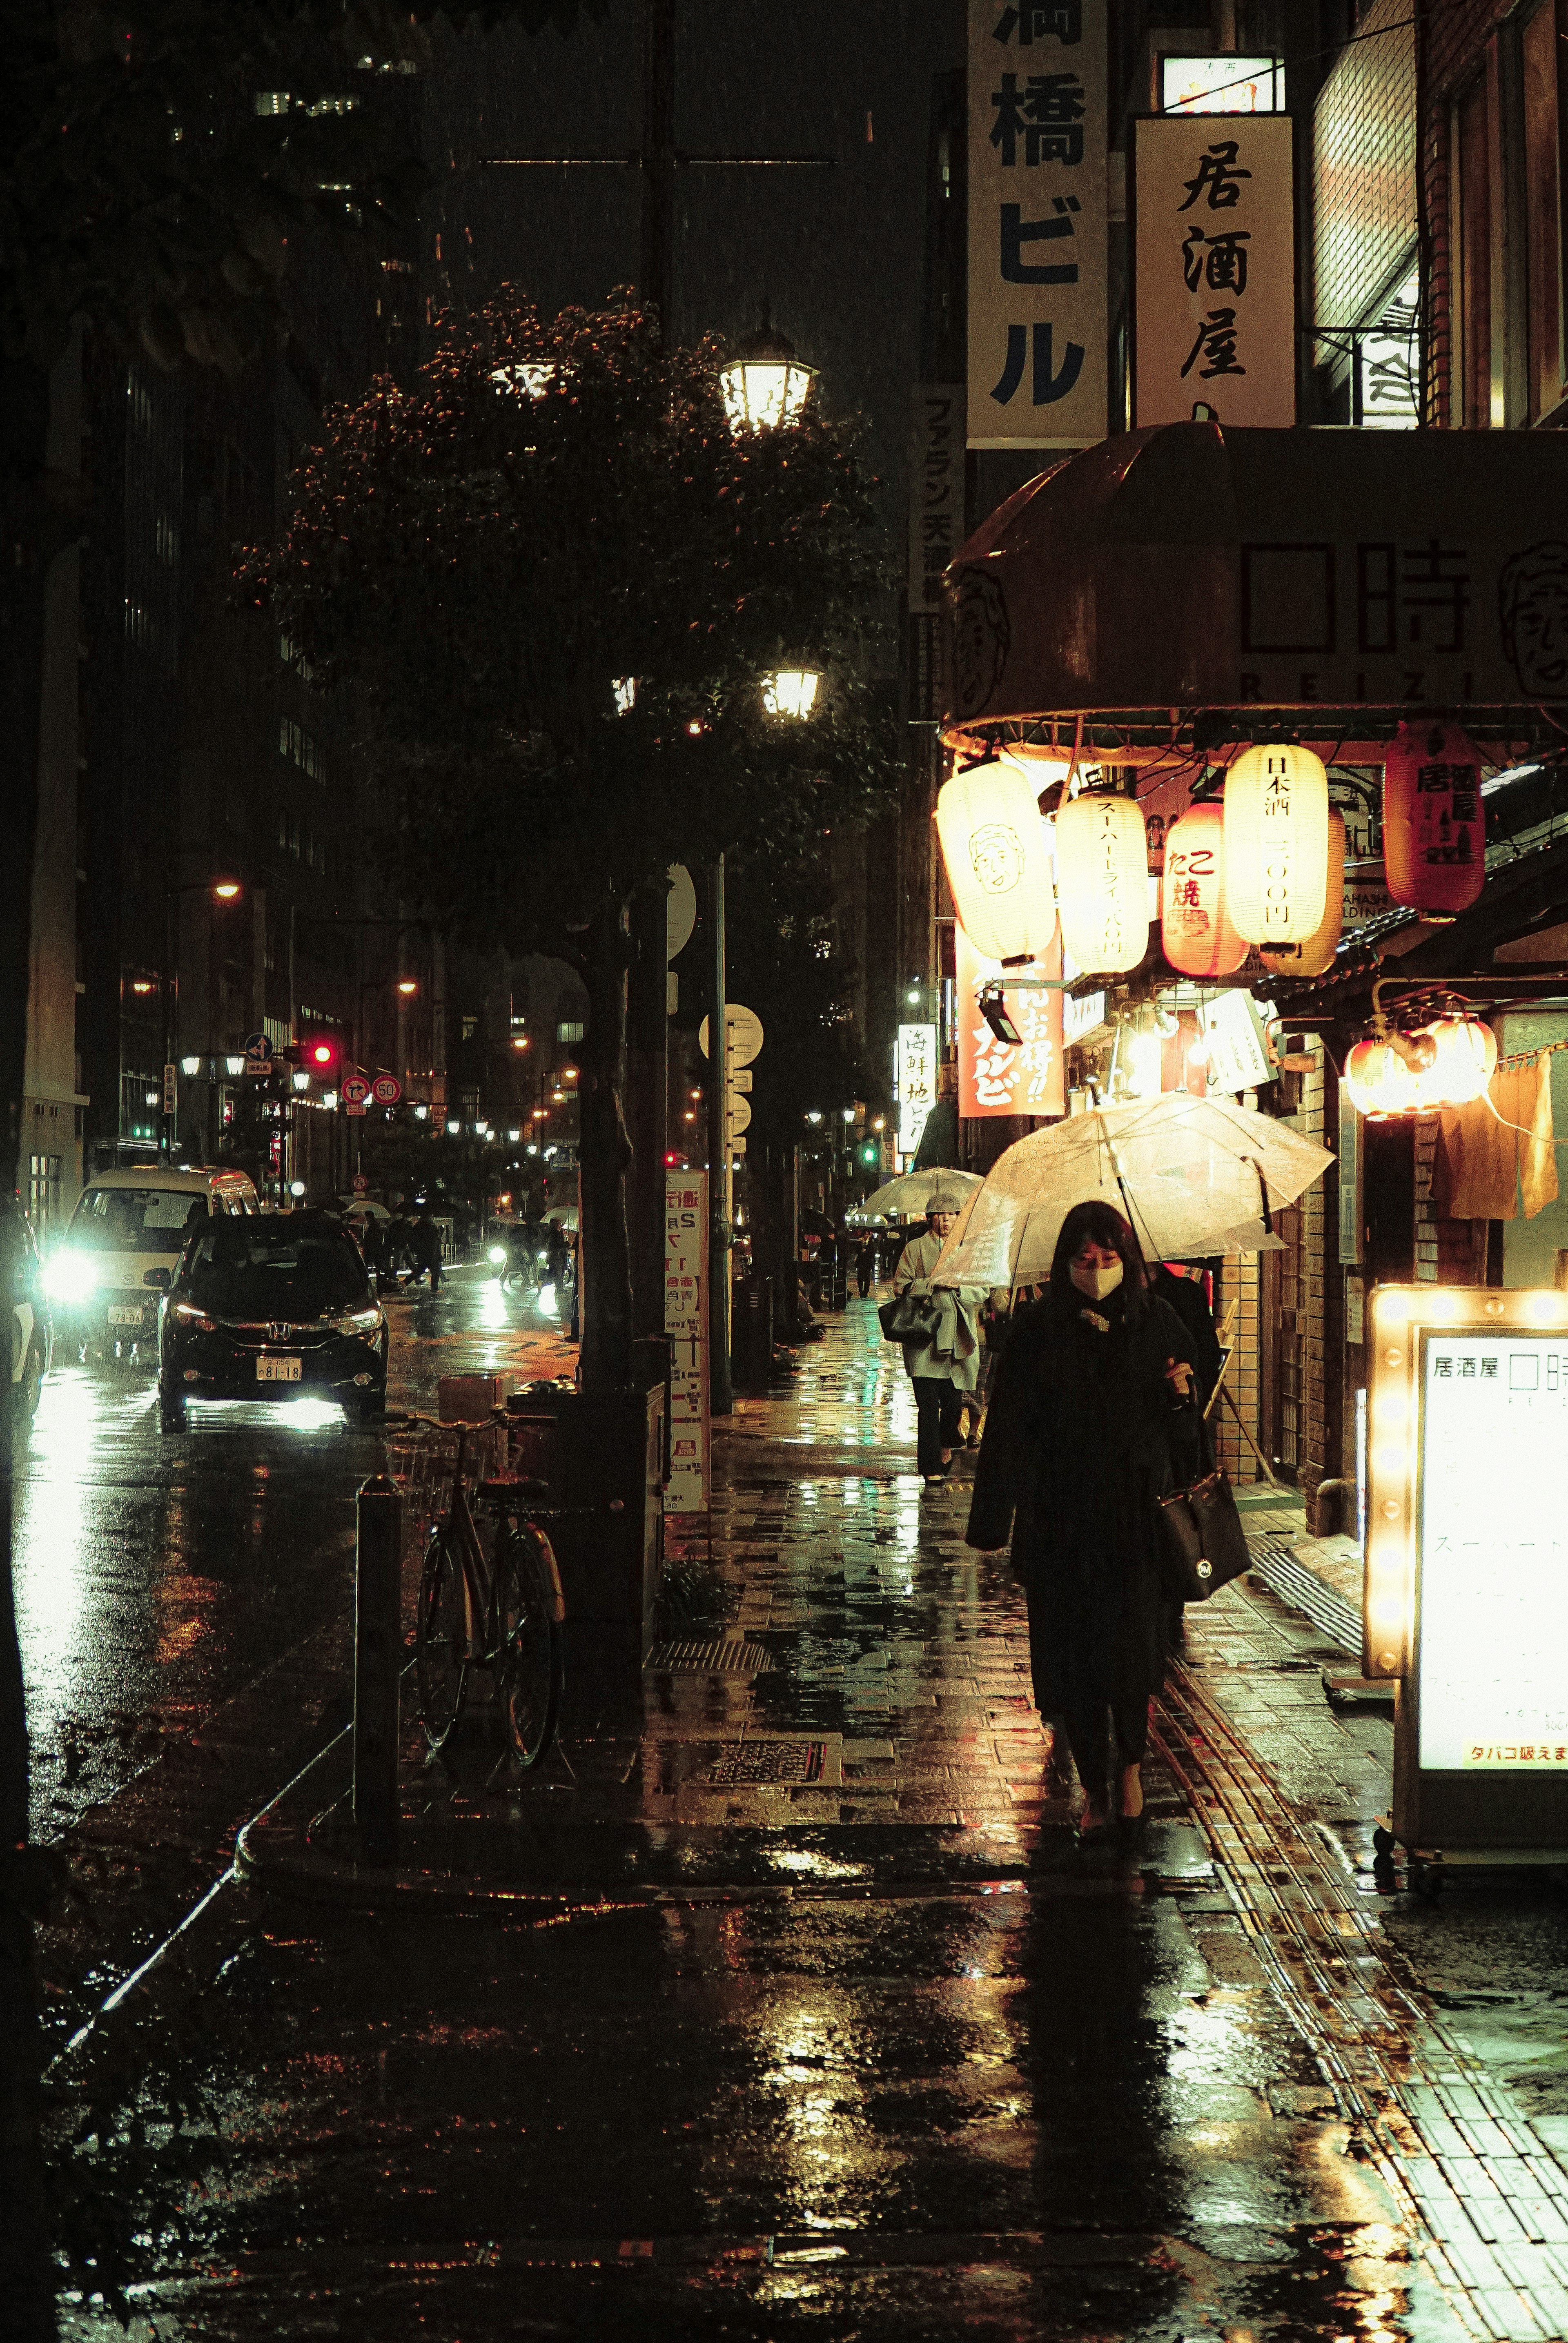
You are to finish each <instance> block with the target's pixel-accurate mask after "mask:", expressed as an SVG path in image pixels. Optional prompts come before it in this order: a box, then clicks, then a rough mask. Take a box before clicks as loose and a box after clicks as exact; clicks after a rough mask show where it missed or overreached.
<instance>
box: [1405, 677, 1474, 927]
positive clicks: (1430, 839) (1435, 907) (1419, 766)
mask: <svg viewBox="0 0 1568 2343" xmlns="http://www.w3.org/2000/svg"><path fill="white" fill-rule="evenodd" d="M1382 821H1383V860H1384V862H1385V864H1386V865H1387V870H1388V890H1389V893H1390V894H1391V895H1392V897H1393V900H1394V901H1395V902H1396V903H1408V904H1409V905H1410V907H1411V909H1412V910H1416V911H1435V912H1437V913H1438V914H1439V915H1440V916H1441V915H1444V914H1446V915H1449V916H1452V914H1453V913H1454V912H1456V911H1463V910H1468V909H1469V908H1470V906H1471V904H1472V903H1473V902H1474V900H1475V899H1476V897H1477V896H1478V895H1479V894H1480V892H1481V890H1482V887H1483V884H1484V883H1485V880H1486V820H1485V816H1484V813H1483V809H1482V802H1481V759H1480V757H1479V756H1478V755H1477V753H1476V751H1475V749H1473V747H1472V745H1471V743H1470V741H1469V740H1468V739H1466V737H1465V735H1464V734H1463V733H1462V731H1461V730H1460V729H1459V726H1458V725H1457V724H1402V725H1401V726H1400V728H1399V730H1398V731H1397V732H1396V733H1395V734H1394V737H1393V739H1392V740H1391V741H1390V742H1389V748H1388V759H1387V762H1386V763H1385V765H1384V767H1383V786H1382Z"/></svg>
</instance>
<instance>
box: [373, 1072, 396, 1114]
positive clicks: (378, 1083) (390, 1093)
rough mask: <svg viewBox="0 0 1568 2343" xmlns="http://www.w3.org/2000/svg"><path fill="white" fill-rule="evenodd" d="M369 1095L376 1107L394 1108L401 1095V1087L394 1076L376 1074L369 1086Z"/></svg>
mask: <svg viewBox="0 0 1568 2343" xmlns="http://www.w3.org/2000/svg"><path fill="white" fill-rule="evenodd" d="M370 1095H371V1097H372V1098H373V1099H374V1100H375V1101H376V1103H377V1106H396V1105H397V1101H398V1100H399V1099H400V1098H401V1097H402V1095H403V1085H402V1083H401V1082H400V1081H398V1079H397V1075H396V1074H377V1077H376V1080H375V1081H373V1082H372V1083H371V1085H370Z"/></svg>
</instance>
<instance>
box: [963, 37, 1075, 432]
mask: <svg viewBox="0 0 1568 2343" xmlns="http://www.w3.org/2000/svg"><path fill="white" fill-rule="evenodd" d="M1105 25H1106V0H970V35H969V90H970V100H969V201H970V236H969V350H970V380H969V444H970V447H1090V446H1091V445H1092V444H1093V442H1094V441H1095V440H1097V439H1102V438H1103V437H1105V429H1106V408H1107V392H1106V185H1105V183H1106V156H1107V150H1108V146H1109V140H1108V137H1107V126H1106V70H1105Z"/></svg>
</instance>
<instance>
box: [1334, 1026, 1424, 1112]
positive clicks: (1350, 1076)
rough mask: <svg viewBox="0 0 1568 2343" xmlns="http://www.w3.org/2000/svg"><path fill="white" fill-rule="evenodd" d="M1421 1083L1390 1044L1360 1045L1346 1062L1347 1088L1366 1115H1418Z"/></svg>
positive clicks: (1415, 1073) (1415, 1072)
mask: <svg viewBox="0 0 1568 2343" xmlns="http://www.w3.org/2000/svg"><path fill="white" fill-rule="evenodd" d="M1421 1081H1422V1076H1421V1075H1420V1074H1419V1073H1418V1072H1417V1071H1416V1070H1415V1069H1414V1067H1412V1066H1410V1065H1407V1064H1406V1062H1405V1061H1404V1059H1403V1058H1402V1057H1401V1056H1400V1054H1399V1051H1397V1050H1396V1049H1395V1048H1394V1047H1393V1045H1392V1042H1390V1041H1378V1040H1376V1039H1373V1040H1372V1041H1358V1042H1357V1043H1356V1045H1355V1048H1354V1049H1353V1050H1352V1051H1351V1053H1350V1056H1349V1057H1348V1058H1347V1059H1346V1060H1345V1071H1344V1082H1345V1088H1346V1089H1347V1090H1348V1091H1349V1092H1350V1094H1351V1097H1352V1100H1353V1101H1354V1102H1355V1105H1356V1107H1357V1110H1358V1111H1360V1112H1361V1113H1362V1114H1414V1113H1415V1112H1417V1111H1418V1110H1419V1108H1420V1105H1421V1095H1420V1083H1421Z"/></svg>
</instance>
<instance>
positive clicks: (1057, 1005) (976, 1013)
mask: <svg viewBox="0 0 1568 2343" xmlns="http://www.w3.org/2000/svg"><path fill="white" fill-rule="evenodd" d="M954 932H955V935H956V939H957V943H958V988H957V990H958V1025H959V1112H960V1114H962V1115H980V1114H1039V1115H1047V1114H1065V1113H1066V1111H1067V1091H1066V1086H1065V1082H1064V1080H1063V1050H1062V1006H1061V1003H1062V996H1061V994H1060V992H1031V991H1029V990H1026V989H1024V988H1023V987H1020V986H1019V985H1010V986H1009V987H1008V990H1007V1009H1008V1015H1009V1016H1010V1018H1011V1019H1012V1021H1013V1023H1014V1024H1015V1025H1016V1026H1017V1028H1018V1031H1019V1033H1020V1037H1021V1038H1020V1041H1018V1042H1017V1043H1016V1044H1014V1043H1010V1042H1007V1041H998V1040H997V1038H996V1035H995V1034H994V1033H993V1032H992V1031H991V1030H990V1026H989V1025H988V1024H987V1023H986V1021H985V1019H984V1018H983V1017H982V1016H981V1014H980V1010H979V1008H978V1006H977V1005H976V1001H975V988H976V986H977V984H980V983H982V982H987V981H990V980H993V979H996V978H1000V977H1001V976H1002V968H1001V963H1000V960H982V959H981V958H980V953H979V952H977V951H976V950H975V948H974V946H973V944H972V943H971V942H970V940H969V938H968V936H967V935H966V934H965V933H964V930H962V928H957V929H955V931H954ZM1038 965H1039V969H1040V974H1041V975H1042V976H1060V974H1061V943H1060V932H1059V936H1058V940H1057V941H1056V942H1055V943H1053V944H1052V945H1051V947H1050V950H1049V951H1046V952H1043V953H1041V955H1040V960H1039V963H1038Z"/></svg>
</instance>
